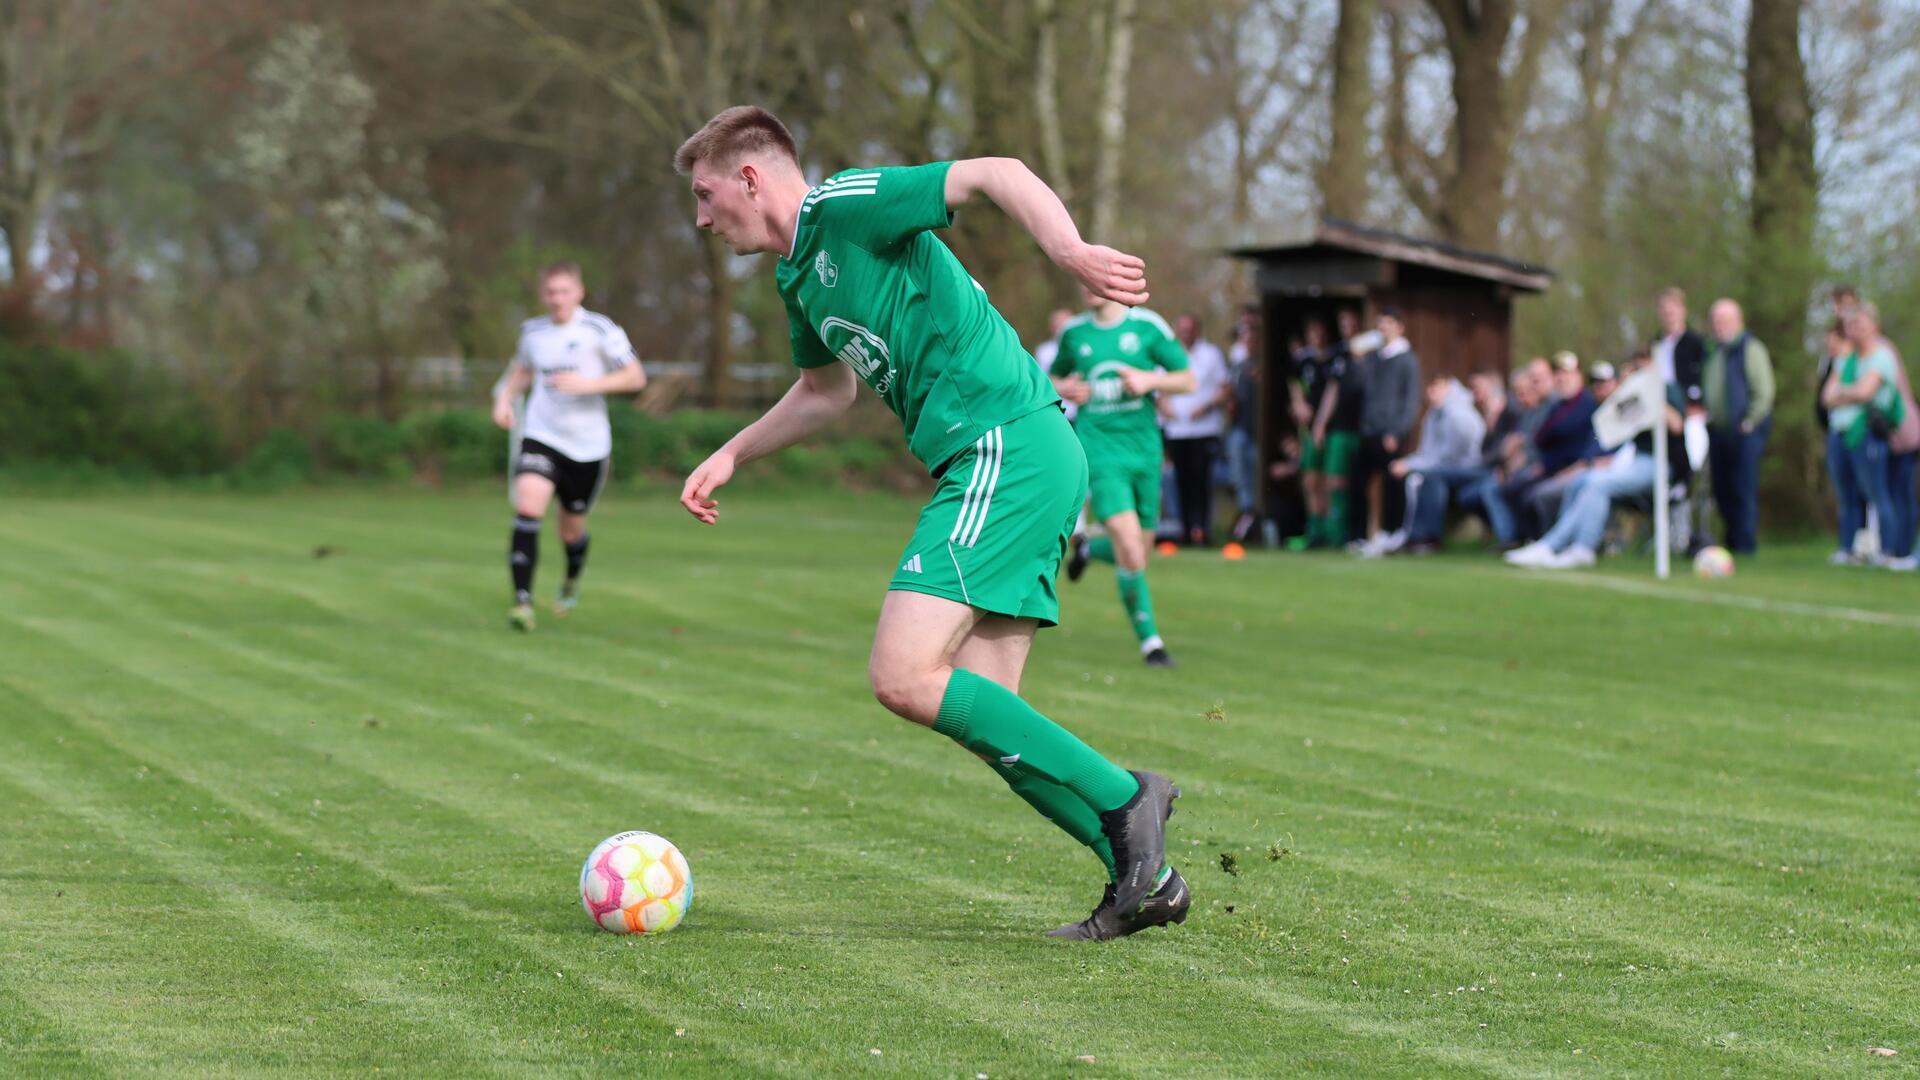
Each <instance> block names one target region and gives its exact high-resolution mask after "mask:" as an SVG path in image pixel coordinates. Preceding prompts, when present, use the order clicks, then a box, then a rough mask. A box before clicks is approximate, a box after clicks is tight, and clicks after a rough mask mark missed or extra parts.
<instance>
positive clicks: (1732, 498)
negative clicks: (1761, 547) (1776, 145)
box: [1036, 287, 1920, 571]
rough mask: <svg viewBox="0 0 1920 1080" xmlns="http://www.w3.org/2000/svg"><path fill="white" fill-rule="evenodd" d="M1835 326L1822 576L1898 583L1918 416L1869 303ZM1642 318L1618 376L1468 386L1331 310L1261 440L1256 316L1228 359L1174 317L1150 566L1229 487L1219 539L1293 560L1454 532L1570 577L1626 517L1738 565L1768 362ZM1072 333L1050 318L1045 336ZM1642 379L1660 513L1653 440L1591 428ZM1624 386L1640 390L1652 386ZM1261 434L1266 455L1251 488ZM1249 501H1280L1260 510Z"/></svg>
mask: <svg viewBox="0 0 1920 1080" xmlns="http://www.w3.org/2000/svg"><path fill="white" fill-rule="evenodd" d="M1831 309H1832V312H1831V314H1832V318H1831V324H1830V325H1829V326H1828V328H1827V332H1826V340H1825V348H1824V350H1823V351H1822V354H1821V355H1820V356H1819V357H1818V363H1817V371H1816V375H1815V378H1816V380H1817V385H1818V392H1817V394H1816V403H1815V419H1816V420H1817V422H1818V423H1819V425H1820V428H1821V430H1822V431H1823V432H1824V433H1825V436H1826V449H1827V466H1828V472H1829V475H1830V477H1831V482H1832V488H1833V495H1834V500H1835V505H1836V511H1837V514H1836V516H1837V519H1838V523H1839V527H1838V542H1837V544H1836V548H1835V551H1834V552H1833V555H1832V557H1831V561H1832V562H1833V563H1834V564H1836V565H1870V566H1879V567H1885V568H1888V569H1892V570H1905V571H1910V570H1913V569H1915V568H1916V558H1915V554H1914V543H1915V534H1916V530H1917V529H1920V497H1917V496H1916V488H1915V485H1916V475H1915V474H1916V462H1920V409H1916V407H1915V403H1914V398H1913V391H1912V384H1911V381H1910V380H1909V378H1908V374H1907V370H1906V367H1905V365H1904V363H1903V361H1902V359H1901V357H1900V354H1899V352H1898V350H1896V349H1895V348H1894V346H1893V344H1892V343H1891V342H1890V341H1889V340H1888V339H1887V338H1886V336H1885V335H1884V334H1883V333H1882V329H1881V323H1880V317H1879V313H1878V311H1877V310H1876V309H1875V308H1874V307H1873V305H1871V304H1867V303H1864V302H1862V301H1861V300H1860V298H1859V297H1858V296H1857V295H1856V293H1855V292H1854V290H1852V289H1851V288H1847V287H1841V288H1837V289H1835V290H1834V291H1833V293H1832V295H1831ZM1654 313H1655V316H1656V320H1657V325H1658V327H1659V336H1658V337H1656V338H1654V339H1653V340H1652V341H1651V342H1649V343H1648V344H1647V345H1646V346H1645V347H1642V348H1639V349H1636V350H1634V352H1633V353H1632V355H1631V356H1628V357H1626V358H1625V359H1624V360H1623V361H1622V362H1621V363H1620V364H1618V365H1617V366H1616V365H1615V364H1614V363H1611V362H1608V361H1600V362H1598V363H1592V364H1583V363H1582V362H1581V361H1580V359H1579V358H1578V357H1577V356H1575V355H1574V354H1573V353H1571V352H1559V353H1556V354H1554V355H1553V356H1551V357H1537V358H1534V359H1532V360H1530V361H1528V362H1527V363H1525V364H1524V365H1522V366H1520V367H1519V368H1518V369H1515V370H1512V371H1501V370H1493V369H1487V370H1482V371H1477V372H1474V373H1473V374H1471V375H1469V376H1468V377H1467V379H1466V381H1465V382H1464V383H1463V382H1461V381H1460V380H1459V379H1458V378H1456V377H1454V376H1453V375H1451V374H1448V373H1445V372H1440V371H1435V370H1426V371H1425V372H1424V374H1423V363H1422V360H1421V357H1420V355H1419V353H1418V351H1417V350H1416V348H1415V346H1414V343H1413V342H1412V341H1411V340H1410V339H1409V337H1408V326H1407V321H1406V319H1405V317H1404V316H1403V315H1402V313H1401V312H1400V311H1398V310H1396V309H1394V308H1392V307H1386V308H1381V309H1379V310H1378V311H1377V313H1376V314H1375V316H1374V321H1373V325H1372V326H1370V327H1366V326H1363V325H1362V324H1361V317H1360V312H1359V310H1358V309H1356V308H1352V307H1343V308H1337V309H1334V310H1333V314H1332V319H1331V320H1330V323H1329V320H1326V319H1322V318H1317V317H1315V318H1309V319H1307V320H1306V321H1305V322H1304V324H1303V325H1301V326H1299V327H1298V328H1297V334H1296V336H1295V337H1294V338H1293V339H1292V340H1290V341H1288V342H1287V347H1286V350H1285V352H1286V356H1287V358H1288V359H1289V360H1290V361H1291V362H1290V364H1289V365H1287V369H1288V370H1287V371H1286V374H1287V376H1288V385H1287V386H1286V387H1285V388H1284V392H1283V393H1280V394H1276V395H1274V399H1273V400H1274V401H1276V402H1281V403H1283V404H1282V405H1281V409H1284V412H1285V413H1286V414H1287V415H1284V416H1267V417H1265V418H1264V420H1265V422H1264V424H1263V417H1262V401H1263V398H1264V397H1265V395H1264V394H1263V390H1262V379H1263V378H1264V377H1272V376H1273V375H1277V374H1279V372H1280V371H1281V370H1282V369H1280V368H1278V367H1275V368H1273V369H1271V372H1270V373H1269V372H1264V371H1263V364H1262V355H1263V353H1262V327H1261V320H1260V312H1259V309H1258V308H1256V307H1251V306H1250V307H1248V308H1246V309H1245V310H1243V311H1242V312H1241V313H1240V316H1239V319H1238V320H1237V322H1236V323H1235V325H1234V327H1233V331H1232V337H1231V341H1230V343H1229V345H1228V347H1227V348H1226V349H1225V350H1224V351H1223V350H1221V349H1220V348H1219V347H1217V346H1216V345H1214V344H1213V343H1211V342H1209V341H1208V340H1207V339H1206V337H1205V334H1204V332H1203V327H1202V324H1201V320H1200V319H1199V317H1198V316H1195V315H1192V314H1187V315H1182V316H1181V317H1180V318H1179V319H1178V320H1176V322H1175V329H1176V334H1177V336H1178V338H1179V340H1180V343H1181V344H1182V345H1183V346H1184V347H1185V348H1186V351H1187V355H1188V359H1189V364H1190V366H1191V367H1192V369H1193V371H1194V375H1195V385H1194V389H1193V390H1191V391H1190V392H1188V393H1184V394H1180V395H1176V396H1167V397H1164V398H1163V399H1161V400H1159V401H1158V402H1156V409H1157V412H1158V415H1159V418H1160V423H1161V429H1162V432H1163V434H1164V436H1165V446H1166V482H1165V483H1164V484H1163V485H1162V488H1163V491H1164V492H1165V496H1164V498H1165V505H1164V506H1163V512H1162V514H1161V522H1162V525H1161V533H1160V536H1159V540H1160V541H1161V550H1162V551H1163V552H1166V551H1170V550H1173V547H1174V545H1208V544H1211V543H1212V542H1213V541H1214V524H1215V515H1216V512H1217V508H1216V498H1217V492H1218V491H1219V490H1220V489H1221V488H1223V487H1224V488H1225V489H1227V490H1229V491H1230V492H1231V495H1232V505H1233V517H1232V524H1231V526H1230V527H1229V529H1228V530H1227V536H1228V538H1229V539H1230V540H1231V541H1233V542H1245V541H1248V540H1250V539H1254V538H1256V535H1257V536H1258V537H1259V538H1263V539H1265V540H1266V542H1268V543H1269V544H1274V543H1281V544H1284V546H1285V547H1286V548H1287V549H1289V550H1293V551H1309V550H1315V549H1344V550H1346V551H1349V552H1351V553H1353V554H1355V555H1358V556H1361V557H1364V558H1381V557H1386V556H1402V555H1420V554H1428V553H1432V552H1436V551H1439V550H1441V548H1442V545H1443V544H1444V543H1445V542H1446V538H1447V536H1448V534H1449V532H1450V529H1449V515H1450V514H1452V515H1454V516H1456V517H1458V518H1472V519H1477V520H1478V521H1479V522H1481V524H1482V527H1483V529H1484V531H1485V533H1486V534H1487V535H1489V536H1490V537H1491V538H1492V540H1493V542H1494V543H1496V544H1497V545H1498V546H1499V548H1500V549H1501V551H1502V552H1503V557H1504V559H1505V561H1506V562H1508V563H1510V564H1512V565H1514V566H1519V567H1526V568H1534V569H1566V568H1577V567H1584V566H1591V565H1593V564H1594V563H1595V562H1596V560H1597V559H1598V558H1599V557H1600V555H1601V554H1602V553H1604V552H1605V551H1608V550H1612V549H1615V548H1618V547H1621V546H1624V545H1625V544H1626V543H1627V542H1628V541H1627V539H1626V537H1627V535H1628V533H1629V532H1630V530H1629V529H1627V528H1624V527H1622V526H1623V525H1624V523H1625V522H1626V521H1627V517H1625V516H1623V512H1625V514H1626V515H1637V516H1640V517H1644V518H1646V519H1647V520H1649V521H1651V517H1652V515H1655V514H1662V515H1666V516H1667V517H1668V519H1669V522H1670V524H1671V529H1670V533H1669V535H1670V537H1671V543H1672V544H1673V546H1674V548H1675V549H1676V550H1680V551H1686V552H1688V553H1692V552H1694V551H1697V550H1699V549H1700V548H1703V547H1706V546H1708V545H1710V544H1713V543H1715V542H1716V539H1717V542H1718V543H1720V544H1722V545H1723V546H1725V547H1726V548H1727V549H1729V550H1730V551H1732V552H1733V553H1735V554H1736V555H1746V554H1751V553H1753V552H1754V551H1755V550H1756V548H1757V546H1758V542H1759V537H1758V531H1759V518H1760V500H1759V487H1760V467H1761V462H1762V459H1763V458H1764V456H1765V454H1766V449H1767V444H1768V440H1769V437H1770V436H1771V434H1772V429H1773V418H1774V406H1775V403H1776V400H1777V393H1776V391H1777V386H1778V382H1777V371H1776V364H1775V359H1774V355H1773V352H1772V351H1770V350H1769V348H1768V344H1767V343H1765V342H1762V341H1761V340H1759V339H1758V338H1757V337H1756V336H1755V335H1754V334H1753V333H1752V332H1751V331H1749V330H1748V329H1747V327H1746V320H1745V315H1744V313H1743V311H1742V309H1741V307H1740V304H1739V303H1738V302H1736V301H1735V300H1732V299H1720V300H1716V301H1715V302H1714V303H1713V304H1712V305H1711V306H1710V307H1709V308H1708V311H1707V319H1706V324H1705V327H1704V332H1703V331H1702V330H1701V329H1696V328H1695V326H1694V324H1693V322H1692V320H1691V319H1690V318H1689V311H1688V306H1687V298H1686V295H1685V294H1684V293H1683V292H1681V291H1680V290H1679V289H1666V290H1663V291H1662V292H1661V293H1660V294H1659V295H1658V296H1657V297H1656V298H1655V301H1654ZM1069 317H1070V313H1068V312H1064V311H1062V312H1056V313H1055V315H1054V319H1053V322H1054V329H1055V332H1056V336H1057V332H1058V328H1059V326H1061V325H1063V324H1064V323H1065V321H1066V320H1067V319H1068V318H1069ZM1055 347H1057V346H1056V343H1055V342H1053V341H1048V342H1045V343H1043V344H1042V345H1040V346H1039V347H1038V348H1037V349H1036V354H1039V355H1040V356H1041V358H1042V360H1043V362H1044V361H1045V360H1046V359H1047V354H1048V353H1050V352H1051V350H1052V349H1053V348H1055ZM1649 370H1651V371H1654V372H1657V373H1658V384H1659V385H1660V386H1661V387H1664V396H1665V408H1664V410H1662V411H1663V413H1664V415H1663V416H1660V417H1658V418H1657V419H1656V420H1655V421H1654V422H1655V423H1664V426H1665V427H1666V430H1667V434H1668V438H1667V446H1668V450H1667V477H1666V479H1667V482H1668V492H1669V496H1668V501H1667V505H1665V506H1660V507H1656V506H1654V505H1653V503H1654V501H1655V499H1656V494H1655V493H1656V491H1657V490H1658V487H1657V483H1656V481H1657V480H1658V477H1657V476H1656V470H1657V464H1656V454H1655V451H1654V433H1653V431H1651V430H1646V431H1642V432H1641V433H1640V434H1637V435H1635V436H1633V437H1631V438H1628V439H1625V440H1624V441H1622V442H1620V444H1619V445H1611V446H1609V445H1602V442H1601V436H1600V435H1599V434H1598V433H1597V430H1596V425H1595V414H1596V412H1597V411H1599V410H1600V409H1601V408H1602V407H1603V406H1604V404H1605V403H1606V402H1607V400H1608V399H1609V397H1611V396H1612V395H1613V394H1614V393H1615V392H1616V391H1617V390H1618V388H1619V387H1620V386H1622V385H1623V384H1624V383H1626V381H1627V380H1629V379H1633V378H1634V377H1635V376H1637V375H1640V373H1642V372H1644V371H1649ZM1632 385H1635V386H1645V387H1647V388H1648V391H1649V393H1651V392H1652V390H1651V376H1641V378H1640V379H1639V380H1637V381H1636V382H1635V383H1633V384H1632ZM1631 396H1632V395H1629V397H1631ZM1626 401H1627V399H1626V398H1623V399H1622V403H1625V402H1626ZM1276 411H1279V410H1276ZM1263 437H1265V438H1268V439H1270V440H1271V444H1270V446H1269V447H1268V449H1269V453H1268V454H1266V455H1264V456H1265V457H1266V459H1267V462H1268V465H1267V475H1266V476H1264V477H1262V476H1261V475H1259V473H1260V462H1261V459H1262V457H1263V455H1262V453H1261V450H1262V445H1261V440H1262V438H1263ZM1263 483H1267V484H1269V485H1270V486H1269V487H1268V491H1269V492H1270V493H1272V496H1271V497H1270V498H1268V499H1267V500H1265V501H1264V503H1263V500H1262V499H1261V498H1260V489H1261V485H1262V484H1263ZM1263 505H1264V510H1265V518H1264V520H1263V519H1262V509H1263ZM1647 531H1649V532H1651V531H1652V530H1647Z"/></svg>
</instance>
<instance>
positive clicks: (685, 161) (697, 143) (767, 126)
mask: <svg viewBox="0 0 1920 1080" xmlns="http://www.w3.org/2000/svg"><path fill="white" fill-rule="evenodd" d="M767 151H774V152H776V153H778V154H780V155H781V156H782V157H785V158H786V159H787V160H789V161H792V162H794V163H795V164H796V165H797V164H799V161H800V152H799V150H798V149H797V148H795V146H794V142H793V132H791V131H788V130H787V125H785V124H783V123H781V122H780V118H779V117H777V116H775V115H773V114H772V113H770V112H768V111H767V110H765V109H763V108H761V107H760V106H758V105H735V106H734V107H733V108H731V109H726V110H724V111H722V112H721V113H720V115H718V116H716V117H714V118H713V119H711V120H709V121H707V122H706V125H705V126H703V127H702V128H701V129H700V130H699V131H696V132H694V133H693V134H692V135H690V136H688V137H687V141H686V142H683V143H681V144H680V149H679V150H678V151H677V152H675V153H674V155H673V169H674V171H675V172H677V173H679V174H680V175H681V176H686V175H687V174H688V173H691V172H693V167H694V166H695V165H697V164H699V163H700V162H702V161H710V162H714V163H716V164H728V165H731V164H732V163H733V162H735V161H737V160H739V159H740V158H741V157H742V156H744V155H746V154H751V153H765V152H767Z"/></svg>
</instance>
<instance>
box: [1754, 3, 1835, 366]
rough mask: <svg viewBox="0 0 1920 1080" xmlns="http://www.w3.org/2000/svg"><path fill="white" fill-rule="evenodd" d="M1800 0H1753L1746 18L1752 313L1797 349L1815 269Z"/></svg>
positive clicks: (1814, 197)
mask: <svg viewBox="0 0 1920 1080" xmlns="http://www.w3.org/2000/svg"><path fill="white" fill-rule="evenodd" d="M1801 9H1802V3H1801V0H1753V9H1752V15H1751V17H1750V18H1749V21H1748V23H1747V107H1748V111H1749V112H1750V113H1751V115H1752V120H1753V238H1754V249H1753V258H1752V260H1751V263H1750V266H1749V282H1750V283H1749V286H1748V288H1749V296H1750V302H1749V304H1748V308H1749V318H1750V320H1751V322H1752V324H1753V325H1754V327H1755V328H1756V329H1757V330H1758V331H1759V332H1760V334H1761V336H1762V339H1763V340H1765V339H1767V338H1771V339H1772V342H1773V344H1774V345H1775V347H1776V348H1781V349H1792V348H1794V347H1796V346H1798V345H1799V343H1800V340H1801V338H1802V337H1803V336H1804V334H1805V332H1806V305H1807V298H1808V294H1809V293H1810V292H1811V290H1812V287H1813V282H1814V278H1815V276H1816V273H1817V271H1816V268H1815V262H1814V259H1815V255H1814V250H1813V225H1814V215H1815V212H1816V209H1817V206H1818V198H1819V186H1820V177H1819V172H1818V170H1817V169H1816V168H1815V165H1814V156H1813V147H1814V137H1813V100H1812V96H1811V93H1810V92H1809V90H1808V86H1807V67H1806V62H1805V60H1804V59H1803V58H1802V56H1801V53H1800V20H1801Z"/></svg>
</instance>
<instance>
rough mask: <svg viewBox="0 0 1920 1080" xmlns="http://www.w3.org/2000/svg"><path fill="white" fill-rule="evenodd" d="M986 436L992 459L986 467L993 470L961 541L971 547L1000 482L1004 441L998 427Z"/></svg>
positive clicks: (981, 527) (985, 521) (974, 542)
mask: <svg viewBox="0 0 1920 1080" xmlns="http://www.w3.org/2000/svg"><path fill="white" fill-rule="evenodd" d="M986 437H987V440H988V445H990V446H991V447H992V448H993V460H992V461H990V462H988V467H990V468H991V469H992V470H993V472H992V473H990V474H988V476H987V483H986V488H985V491H984V494H982V495H981V497H980V509H979V511H978V512H977V513H975V514H974V515H973V528H972V529H970V530H969V531H968V532H967V535H966V539H965V540H963V541H962V543H964V544H965V545H966V546H967V547H972V546H974V545H975V544H978V543H979V542H980V530H982V529H984V528H985V527H986V524H987V511H989V510H991V509H992V508H993V491H994V488H995V487H997V486H998V485H999V483H1000V462H1001V459H1002V458H1003V457H1004V447H1005V443H1004V442H1003V441H1002V438H1001V435H1000V429H999V428H994V429H993V430H992V431H989V432H987V436H986Z"/></svg>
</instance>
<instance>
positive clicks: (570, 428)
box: [513, 308, 639, 462]
mask: <svg viewBox="0 0 1920 1080" xmlns="http://www.w3.org/2000/svg"><path fill="white" fill-rule="evenodd" d="M638 359H639V358H638V357H636V356H635V355H634V352H633V344H632V343H631V342H629V341H628V340H627V332H626V331H625V330H622V329H620V327H618V326H616V325H614V321H613V320H612V319H609V318H607V317H606V316H605V315H597V314H595V313H594V312H591V311H588V310H587V309H586V308H579V309H577V310H575V311H574V313H573V318H572V319H570V320H568V321H567V322H563V323H557V322H554V321H553V319H551V318H550V317H548V316H545V315H542V316H540V317H538V318H534V319H528V320H527V321H526V322H523V323H521V324H520V346H519V348H518V349H516V350H514V354H513V362H514V363H516V364H521V365H524V366H526V367H528V368H531V369H532V370H533V391H532V392H531V393H529V394H528V395H527V416H526V422H525V423H524V424H523V425H522V427H521V432H520V434H521V437H522V438H527V439H537V440H539V441H540V442H543V443H546V444H547V445H548V446H551V447H552V448H554V449H555V450H558V451H560V452H561V453H562V454H565V455H566V456H568V457H570V458H572V459H573V460H575V461H580V462H592V461H600V460H602V459H604V458H606V457H607V456H609V455H610V454H612V453H613V431H612V429H611V428H609V427H608V426H607V399H606V397H605V396H604V395H602V394H563V393H560V392H559V391H557V390H555V389H553V388H552V386H551V383H552V380H553V377H554V376H555V375H558V374H559V373H560V372H562V371H577V372H579V373H580V374H582V375H585V376H587V377H589V378H599V377H600V376H603V375H606V374H608V373H610V372H613V371H617V370H619V369H620V368H623V367H626V366H627V365H628V364H631V363H634V362H635V361H636V360H638Z"/></svg>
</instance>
